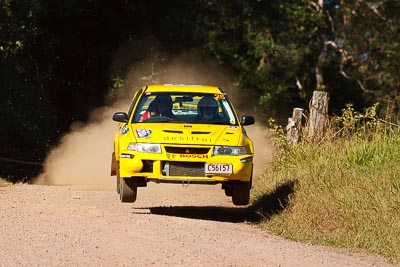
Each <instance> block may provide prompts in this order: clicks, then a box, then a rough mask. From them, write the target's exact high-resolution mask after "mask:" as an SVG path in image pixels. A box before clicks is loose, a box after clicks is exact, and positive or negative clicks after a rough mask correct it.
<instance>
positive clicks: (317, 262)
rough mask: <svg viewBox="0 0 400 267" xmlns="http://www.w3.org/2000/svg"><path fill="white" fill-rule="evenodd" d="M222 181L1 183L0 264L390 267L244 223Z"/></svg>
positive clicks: (365, 257) (376, 259)
mask: <svg viewBox="0 0 400 267" xmlns="http://www.w3.org/2000/svg"><path fill="white" fill-rule="evenodd" d="M244 214H245V208H240V207H235V206H233V205H232V204H231V202H230V200H229V198H228V197H225V195H224V194H223V192H222V191H221V190H220V188H219V187H218V186H194V185H191V186H189V187H182V186H181V185H158V184H150V185H149V187H147V188H139V190H138V200H137V202H136V203H133V204H127V203H121V202H120V201H119V198H118V195H117V194H116V193H115V192H114V191H113V190H111V189H110V190H109V191H85V190H79V189H76V188H73V187H69V186H44V185H13V186H5V187H0V236H1V241H0V266H176V265H178V266H341V267H342V266H391V265H390V264H388V263H387V262H385V261H384V260H383V259H381V258H375V257H371V256H367V255H363V254H351V253H349V252H346V251H343V250H336V249H332V248H327V247H321V246H313V245H308V244H302V243H297V242H292V241H288V240H284V239H282V238H280V237H277V236H274V235H272V234H268V233H266V232H265V231H262V230H260V229H258V228H257V227H255V226H253V225H251V224H249V223H246V222H245V221H244V220H245V219H244V218H245V217H244Z"/></svg>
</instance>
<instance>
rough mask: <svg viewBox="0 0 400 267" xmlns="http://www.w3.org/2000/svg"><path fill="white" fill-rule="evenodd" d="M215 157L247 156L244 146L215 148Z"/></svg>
mask: <svg viewBox="0 0 400 267" xmlns="http://www.w3.org/2000/svg"><path fill="white" fill-rule="evenodd" d="M213 154H214V155H231V156H238V155H245V154H246V147H244V146H215V147H214V152H213Z"/></svg>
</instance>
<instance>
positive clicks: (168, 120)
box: [111, 84, 254, 205]
mask: <svg viewBox="0 0 400 267" xmlns="http://www.w3.org/2000/svg"><path fill="white" fill-rule="evenodd" d="M113 120H114V121H117V122H119V126H118V131H117V132H116V134H115V137H114V153H113V154H112V162H111V175H116V176H117V192H118V193H119V194H120V199H121V201H122V202H135V201H136V195H137V188H138V187H145V186H146V185H147V182H156V183H178V184H218V183H219V184H222V189H223V190H224V191H225V194H226V195H227V196H231V197H232V202H233V204H235V205H247V204H248V203H249V199H250V189H251V184H252V173H253V153H254V148H253V142H252V141H251V139H250V138H249V137H248V136H247V135H246V131H245V130H244V128H243V126H245V125H251V124H254V118H253V117H252V116H243V117H242V118H241V120H240V121H239V119H238V116H237V114H236V112H235V110H234V108H233V106H232V103H231V102H230V101H229V99H228V96H227V95H226V93H224V91H222V90H221V89H220V88H218V87H214V86H198V85H173V84H164V85H150V86H146V87H143V88H142V89H141V90H139V91H138V92H136V94H135V95H134V97H133V100H132V104H131V106H130V108H129V111H128V112H127V113H125V112H117V113H115V114H114V116H113Z"/></svg>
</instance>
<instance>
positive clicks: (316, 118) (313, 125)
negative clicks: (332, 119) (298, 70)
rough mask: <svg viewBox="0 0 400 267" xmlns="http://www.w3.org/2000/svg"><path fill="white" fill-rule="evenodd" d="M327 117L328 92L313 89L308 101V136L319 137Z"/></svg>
mask: <svg viewBox="0 0 400 267" xmlns="http://www.w3.org/2000/svg"><path fill="white" fill-rule="evenodd" d="M327 119H328V93H327V92H322V91H314V93H313V98H312V99H311V102H310V121H309V128H308V137H309V138H312V139H317V140H318V139H320V138H322V135H323V133H324V127H325V122H326V121H327Z"/></svg>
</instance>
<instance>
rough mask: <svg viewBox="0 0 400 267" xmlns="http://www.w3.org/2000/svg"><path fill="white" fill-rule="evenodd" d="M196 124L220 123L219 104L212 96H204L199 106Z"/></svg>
mask: <svg viewBox="0 0 400 267" xmlns="http://www.w3.org/2000/svg"><path fill="white" fill-rule="evenodd" d="M195 121H196V122H204V123H212V122H219V121H220V116H219V114H218V102H217V100H215V99H214V97H212V96H211V95H208V96H204V97H203V98H202V99H200V101H199V103H198V104H197V118H196V120H195Z"/></svg>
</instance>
